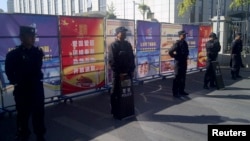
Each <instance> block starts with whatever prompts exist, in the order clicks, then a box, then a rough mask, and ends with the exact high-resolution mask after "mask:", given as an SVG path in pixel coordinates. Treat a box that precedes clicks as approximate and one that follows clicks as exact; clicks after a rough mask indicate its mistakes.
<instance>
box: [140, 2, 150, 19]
mask: <svg viewBox="0 0 250 141" xmlns="http://www.w3.org/2000/svg"><path fill="white" fill-rule="evenodd" d="M138 9H139V10H140V12H141V14H142V16H143V20H144V19H145V14H146V12H149V13H151V10H150V7H149V6H148V5H146V4H144V3H142V4H139V6H138Z"/></svg>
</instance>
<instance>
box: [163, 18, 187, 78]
mask: <svg viewBox="0 0 250 141" xmlns="http://www.w3.org/2000/svg"><path fill="white" fill-rule="evenodd" d="M180 30H182V25H175V24H166V23H162V24H161V69H160V73H161V74H163V73H171V72H173V71H174V58H171V56H169V54H168V51H169V49H170V48H171V47H172V46H173V44H174V43H175V42H176V40H178V39H179V36H178V32H179V31H180Z"/></svg>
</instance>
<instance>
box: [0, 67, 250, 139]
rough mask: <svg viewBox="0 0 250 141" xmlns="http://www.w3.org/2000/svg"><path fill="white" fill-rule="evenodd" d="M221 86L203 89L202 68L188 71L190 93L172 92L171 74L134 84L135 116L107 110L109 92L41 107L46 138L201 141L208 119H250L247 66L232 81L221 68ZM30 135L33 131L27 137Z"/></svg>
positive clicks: (5, 131)
mask: <svg viewBox="0 0 250 141" xmlns="http://www.w3.org/2000/svg"><path fill="white" fill-rule="evenodd" d="M222 72H223V73H222V74H223V79H224V83H225V85H226V88H225V89H224V90H216V89H210V90H205V89H203V88H202V86H203V76H204V72H195V73H191V74H188V75H187V80H186V91H187V92H189V93H190V95H189V96H186V97H182V98H180V99H176V98H173V97H172V94H171V86H172V78H167V79H165V80H162V79H158V80H154V81H151V82H147V83H144V85H136V86H135V110H136V115H135V116H134V117H131V118H128V119H124V120H122V121H120V120H115V119H113V118H112V116H111V115H110V107H109V94H108V93H107V92H104V93H101V94H92V95H88V96H84V97H81V98H75V99H73V103H66V104H65V103H58V104H53V105H49V106H47V107H46V118H45V120H46V126H47V134H46V139H47V141H206V140H207V125H209V124H250V112H249V109H250V91H249V90H250V70H249V69H243V70H242V71H241V75H242V76H243V77H244V78H243V79H238V80H236V81H235V80H231V77H230V71H229V69H228V68H223V69H222ZM15 118H16V117H15V115H13V116H11V117H9V116H7V115H6V116H4V117H1V118H0V141H12V140H13V137H14V134H15ZM31 140H34V135H32V136H31Z"/></svg>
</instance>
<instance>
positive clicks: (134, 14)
mask: <svg viewBox="0 0 250 141" xmlns="http://www.w3.org/2000/svg"><path fill="white" fill-rule="evenodd" d="M133 11H134V12H133V14H134V15H133V18H134V21H135V1H133Z"/></svg>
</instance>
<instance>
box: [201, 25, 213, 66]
mask: <svg viewBox="0 0 250 141" xmlns="http://www.w3.org/2000/svg"><path fill="white" fill-rule="evenodd" d="M211 32H212V27H211V26H200V29H199V36H200V37H199V47H198V68H204V67H205V66H206V61H207V57H206V53H207V52H206V42H207V41H208V40H209V38H208V36H209V34H210V33H211Z"/></svg>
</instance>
